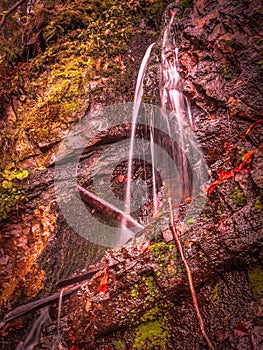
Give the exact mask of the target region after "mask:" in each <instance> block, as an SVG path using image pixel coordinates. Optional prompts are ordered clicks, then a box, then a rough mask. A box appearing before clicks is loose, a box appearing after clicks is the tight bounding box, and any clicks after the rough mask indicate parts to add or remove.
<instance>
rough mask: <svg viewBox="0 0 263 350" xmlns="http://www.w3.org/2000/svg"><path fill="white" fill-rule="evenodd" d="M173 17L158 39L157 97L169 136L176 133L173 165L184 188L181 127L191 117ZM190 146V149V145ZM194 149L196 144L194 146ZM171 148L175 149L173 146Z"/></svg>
mask: <svg viewBox="0 0 263 350" xmlns="http://www.w3.org/2000/svg"><path fill="white" fill-rule="evenodd" d="M173 18H174V15H173V16H172V17H171V20H170V23H169V24H168V26H167V27H166V29H165V32H164V37H163V43H162V66H161V72H162V75H161V86H160V98H161V104H162V107H163V109H164V110H165V113H164V118H166V123H167V128H168V131H169V136H170V137H173V136H174V135H176V136H177V139H176V142H177V143H178V145H179V147H180V148H181V150H182V152H181V153H177V154H174V157H176V158H177V160H178V161H177V166H178V167H180V168H181V170H180V174H181V177H182V178H181V183H182V188H184V189H187V188H189V187H190V183H189V180H188V177H189V174H188V170H187V166H186V165H187V164H186V163H185V162H186V160H187V159H186V157H185V155H186V154H187V153H188V152H189V138H188V137H185V128H186V127H189V126H190V127H192V123H193V121H192V113H191V108H190V103H189V101H188V100H187V98H186V96H185V95H184V93H183V85H182V80H181V77H180V74H179V72H178V66H179V59H178V55H179V50H178V48H177V47H176V46H175V40H174V36H173V35H172V23H173ZM167 111H170V112H169V114H167ZM173 120H174V121H173ZM171 128H172V129H171ZM191 146H192V145H191ZM190 148H191V149H192V147H190ZM195 149H196V147H194V150H195ZM173 152H175V151H174V150H173ZM183 195H184V193H183Z"/></svg>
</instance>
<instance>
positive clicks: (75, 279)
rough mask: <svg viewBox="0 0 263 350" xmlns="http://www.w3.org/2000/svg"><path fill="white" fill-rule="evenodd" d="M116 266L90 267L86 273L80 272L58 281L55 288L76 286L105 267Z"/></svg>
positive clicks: (101, 265)
mask: <svg viewBox="0 0 263 350" xmlns="http://www.w3.org/2000/svg"><path fill="white" fill-rule="evenodd" d="M115 265H117V264H113V265H110V266H109V265H108V264H100V265H99V266H94V267H93V266H92V267H90V268H89V269H88V270H87V271H85V272H82V273H80V274H78V275H75V276H70V277H68V278H65V279H63V280H60V281H58V282H57V288H64V287H66V286H70V285H72V284H76V283H79V282H82V281H86V280H88V279H90V278H91V277H92V276H93V275H95V274H96V273H97V272H99V271H101V270H103V269H104V268H105V267H107V266H109V267H112V266H115Z"/></svg>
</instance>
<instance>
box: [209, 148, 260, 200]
mask: <svg viewBox="0 0 263 350" xmlns="http://www.w3.org/2000/svg"><path fill="white" fill-rule="evenodd" d="M259 148H262V145H261V146H260V147H259ZM256 151H257V150H253V151H250V152H248V153H246V154H245V155H244V156H243V158H242V162H241V164H239V165H238V166H236V167H235V168H234V169H233V170H231V171H221V172H220V173H219V175H218V180H216V181H214V182H212V183H211V184H210V185H209V187H208V190H207V194H208V195H210V194H211V193H212V192H213V191H214V189H215V188H216V187H217V186H218V185H220V184H221V183H222V182H225V181H226V180H227V179H229V178H231V177H233V176H234V175H235V174H236V173H239V172H240V171H241V170H242V169H243V168H244V167H245V166H246V165H248V164H250V162H251V160H252V156H253V154H254V153H255V152H256ZM249 172H250V169H249V168H247V169H246V173H249Z"/></svg>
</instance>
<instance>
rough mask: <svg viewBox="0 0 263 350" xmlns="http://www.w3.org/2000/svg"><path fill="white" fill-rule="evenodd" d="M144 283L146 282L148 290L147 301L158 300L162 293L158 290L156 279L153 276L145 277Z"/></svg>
mask: <svg viewBox="0 0 263 350" xmlns="http://www.w3.org/2000/svg"><path fill="white" fill-rule="evenodd" d="M142 281H144V283H145V286H146V288H147V292H148V294H147V296H146V297H145V299H144V300H145V301H150V302H152V301H154V300H156V299H157V298H158V296H159V294H160V292H159V289H158V286H157V284H156V282H155V280H154V277H153V276H148V277H144V278H142Z"/></svg>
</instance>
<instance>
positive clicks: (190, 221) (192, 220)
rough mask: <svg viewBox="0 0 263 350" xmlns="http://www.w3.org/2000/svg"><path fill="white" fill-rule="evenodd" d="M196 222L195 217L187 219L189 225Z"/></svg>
mask: <svg viewBox="0 0 263 350" xmlns="http://www.w3.org/2000/svg"><path fill="white" fill-rule="evenodd" d="M194 222H195V219H194V218H189V219H187V220H186V223H187V224H188V225H191V224H194Z"/></svg>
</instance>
